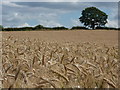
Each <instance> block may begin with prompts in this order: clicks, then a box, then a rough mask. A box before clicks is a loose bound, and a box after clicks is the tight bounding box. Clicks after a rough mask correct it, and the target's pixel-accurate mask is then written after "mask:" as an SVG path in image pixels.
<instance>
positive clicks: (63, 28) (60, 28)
mask: <svg viewBox="0 0 120 90" xmlns="http://www.w3.org/2000/svg"><path fill="white" fill-rule="evenodd" d="M52 29H54V30H68V28H66V27H53V28H52Z"/></svg>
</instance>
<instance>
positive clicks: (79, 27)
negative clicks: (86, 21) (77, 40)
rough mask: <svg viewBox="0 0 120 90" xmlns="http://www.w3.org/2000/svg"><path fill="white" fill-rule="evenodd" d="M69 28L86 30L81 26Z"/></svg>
mask: <svg viewBox="0 0 120 90" xmlns="http://www.w3.org/2000/svg"><path fill="white" fill-rule="evenodd" d="M71 29H72V30H74V29H86V30H87V28H86V27H81V26H74V27H72V28H71Z"/></svg>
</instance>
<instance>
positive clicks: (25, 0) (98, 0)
mask: <svg viewBox="0 0 120 90" xmlns="http://www.w3.org/2000/svg"><path fill="white" fill-rule="evenodd" d="M4 1H14V2H119V0H104V1H103V0H74V1H73V0H4Z"/></svg>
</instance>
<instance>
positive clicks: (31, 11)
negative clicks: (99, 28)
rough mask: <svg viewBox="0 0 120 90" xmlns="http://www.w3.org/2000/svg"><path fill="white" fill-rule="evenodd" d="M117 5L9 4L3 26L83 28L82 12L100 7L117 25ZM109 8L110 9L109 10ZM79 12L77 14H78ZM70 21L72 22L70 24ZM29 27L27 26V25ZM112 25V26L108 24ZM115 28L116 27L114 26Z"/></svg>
mask: <svg viewBox="0 0 120 90" xmlns="http://www.w3.org/2000/svg"><path fill="white" fill-rule="evenodd" d="M108 4H109V5H108ZM116 5H117V3H113V2H112V3H104V4H103V3H95V2H92V3H90V2H89V3H86V2H85V3H83V2H79V3H78V2H77V0H76V1H75V2H57V0H56V2H39V3H38V2H31V3H30V2H10V1H9V2H8V1H6V0H5V1H4V3H3V13H2V15H3V19H2V21H3V25H4V26H11V27H12V26H21V25H24V24H25V23H29V25H30V26H34V25H37V24H41V25H44V26H63V25H64V26H65V25H66V26H68V27H69V26H82V24H81V23H80V22H79V21H78V19H76V18H78V16H79V14H80V13H81V11H82V10H83V9H84V8H86V7H88V6H96V7H99V8H100V10H103V11H105V12H107V14H109V23H113V22H114V24H115V23H116V20H117V15H118V14H117V13H118V11H117V7H116ZM108 8H109V9H108ZM76 12H77V13H76ZM63 16H64V17H63ZM69 21H70V22H69ZM26 25H27V24H26ZM108 25H110V24H108ZM114 26H115V25H114Z"/></svg>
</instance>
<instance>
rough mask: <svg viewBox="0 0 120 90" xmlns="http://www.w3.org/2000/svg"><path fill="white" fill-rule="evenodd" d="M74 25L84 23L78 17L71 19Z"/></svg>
mask: <svg viewBox="0 0 120 90" xmlns="http://www.w3.org/2000/svg"><path fill="white" fill-rule="evenodd" d="M71 22H72V25H73V26H83V24H82V23H81V22H80V21H79V20H78V19H71Z"/></svg>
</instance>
